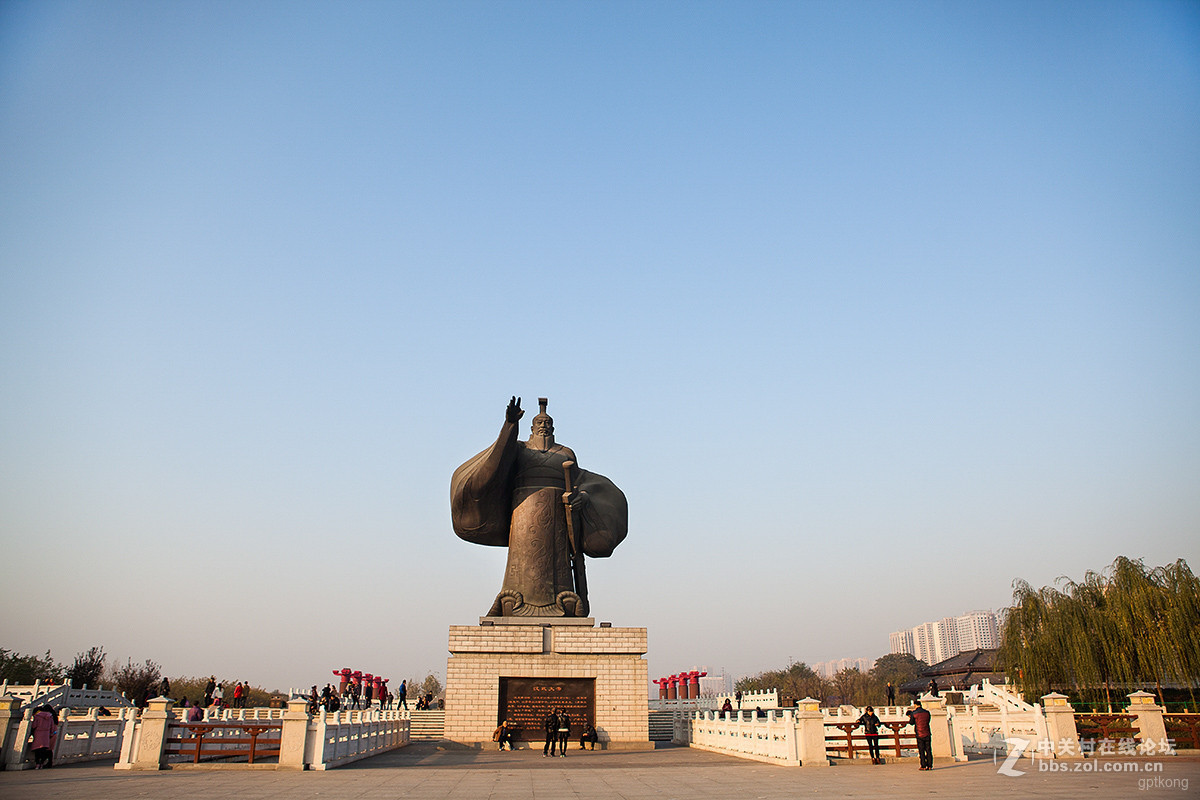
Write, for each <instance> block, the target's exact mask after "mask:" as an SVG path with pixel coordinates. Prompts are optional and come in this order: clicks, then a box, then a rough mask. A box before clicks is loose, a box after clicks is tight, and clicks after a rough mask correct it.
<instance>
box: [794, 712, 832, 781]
mask: <svg viewBox="0 0 1200 800" xmlns="http://www.w3.org/2000/svg"><path fill="white" fill-rule="evenodd" d="M796 755H797V756H798V757H799V759H800V766H802V767H828V766H829V756H828V755H827V754H826V752H825V717H824V715H822V714H821V701H820V700H814V699H812V698H811V697H806V698H804V699H803V700H799V701H797V702H796Z"/></svg>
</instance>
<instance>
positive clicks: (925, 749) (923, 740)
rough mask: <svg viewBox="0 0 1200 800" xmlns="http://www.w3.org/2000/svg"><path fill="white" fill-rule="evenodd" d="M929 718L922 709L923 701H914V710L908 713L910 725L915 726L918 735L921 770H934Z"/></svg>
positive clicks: (927, 713)
mask: <svg viewBox="0 0 1200 800" xmlns="http://www.w3.org/2000/svg"><path fill="white" fill-rule="evenodd" d="M929 716H930V715H929V712H928V711H927V710H926V709H924V708H922V707H921V701H920V700H913V708H912V710H911V711H909V712H908V724H909V725H912V726H913V731H914V732H915V733H916V735H917V755H918V756H919V757H920V759H921V769H933V732H932V731H931V730H930V728H929Z"/></svg>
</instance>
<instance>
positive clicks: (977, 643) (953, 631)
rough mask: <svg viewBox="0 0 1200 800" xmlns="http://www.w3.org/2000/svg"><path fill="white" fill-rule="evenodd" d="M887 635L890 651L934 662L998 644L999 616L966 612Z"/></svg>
mask: <svg viewBox="0 0 1200 800" xmlns="http://www.w3.org/2000/svg"><path fill="white" fill-rule="evenodd" d="M888 638H889V644H890V645H891V651H892V653H904V654H908V655H911V656H915V657H916V658H919V659H920V660H921V661H924V662H925V663H926V664H936V663H938V662H939V661H945V660H946V659H948V658H953V657H954V656H956V655H958V654H959V653H961V652H963V651H966V650H979V649H990V648H995V647H999V646H1000V619H999V617H997V616H996V614H995V613H994V612H992V611H968V612H967V613H966V614H963V615H962V616H958V617H944V618H942V619H940V620H938V621H937V622H924V623H922V624H920V625H917V626H916V627H915V628H909V629H908V630H903V631H895V632H894V633H892V634H891V636H889V637H888Z"/></svg>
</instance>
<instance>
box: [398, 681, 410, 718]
mask: <svg viewBox="0 0 1200 800" xmlns="http://www.w3.org/2000/svg"><path fill="white" fill-rule="evenodd" d="M396 700H397V701H398V702H397V703H396V708H399V707H400V706H404V710H405V711H408V681H400V688H399V689H397V690H396Z"/></svg>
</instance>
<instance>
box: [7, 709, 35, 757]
mask: <svg viewBox="0 0 1200 800" xmlns="http://www.w3.org/2000/svg"><path fill="white" fill-rule="evenodd" d="M35 708H37V706H35V705H34V704H33V703H30V704H29V705H27V706H25V707H24V708H23V709H21V710H20V712H18V713H19V714H20V720H19V721H18V722H17V724H16V727H15V728H14V730H13V733H12V735H11V736H10V737H9V740H8V744H9V747H8V750H6V751H5V753H4V768H5V769H28V768H29V766H30V764H29V762H28V761H27V759H28V758H29V736H30V735H31V734H32V733H33V710H34V709H35Z"/></svg>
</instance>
